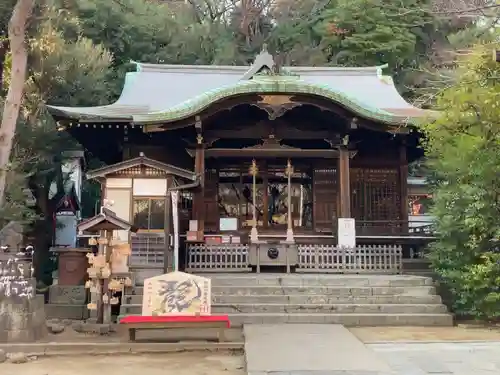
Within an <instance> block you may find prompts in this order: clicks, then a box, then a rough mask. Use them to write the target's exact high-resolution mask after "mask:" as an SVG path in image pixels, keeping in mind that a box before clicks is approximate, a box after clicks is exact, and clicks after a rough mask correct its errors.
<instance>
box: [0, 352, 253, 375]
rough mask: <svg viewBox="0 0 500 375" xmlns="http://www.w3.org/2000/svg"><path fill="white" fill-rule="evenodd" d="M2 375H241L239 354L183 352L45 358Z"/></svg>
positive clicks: (7, 368)
mask: <svg viewBox="0 0 500 375" xmlns="http://www.w3.org/2000/svg"><path fill="white" fill-rule="evenodd" d="M0 373H1V374H2V375H16V374H22V375H96V374H106V375H138V374H144V375H244V374H246V372H245V369H244V358H243V355H241V354H231V353H208V352H190V353H188V352H184V353H169V354H161V355H127V356H93V357H87V356H81V357H80V356H79V357H48V358H40V359H37V360H35V361H30V362H28V363H25V364H17V365H16V364H10V363H4V364H0Z"/></svg>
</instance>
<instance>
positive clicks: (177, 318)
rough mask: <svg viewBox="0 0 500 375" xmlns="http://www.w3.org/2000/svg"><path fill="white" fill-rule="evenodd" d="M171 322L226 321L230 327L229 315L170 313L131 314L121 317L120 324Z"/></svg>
mask: <svg viewBox="0 0 500 375" xmlns="http://www.w3.org/2000/svg"><path fill="white" fill-rule="evenodd" d="M170 322H183V323H185V322H226V324H227V328H230V322H229V316H227V315H199V316H195V315H169V316H142V315H129V316H126V317H123V318H121V319H120V324H128V323H170Z"/></svg>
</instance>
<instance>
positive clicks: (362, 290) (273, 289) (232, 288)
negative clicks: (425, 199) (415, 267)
mask: <svg viewBox="0 0 500 375" xmlns="http://www.w3.org/2000/svg"><path fill="white" fill-rule="evenodd" d="M143 292H144V289H143V288H142V287H135V288H134V291H133V294H134V295H142V294H143ZM228 294H229V295H244V296H254V295H298V294H301V295H326V296H378V295H398V296H400V295H401V296H403V295H404V296H426V295H433V294H436V289H435V288H434V287H433V286H391V287H368V286H365V287H351V286H264V285H254V286H240V285H237V284H235V285H227V286H212V295H228Z"/></svg>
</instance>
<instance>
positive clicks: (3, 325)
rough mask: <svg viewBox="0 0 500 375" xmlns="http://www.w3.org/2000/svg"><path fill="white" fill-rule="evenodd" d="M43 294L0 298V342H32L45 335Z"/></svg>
mask: <svg viewBox="0 0 500 375" xmlns="http://www.w3.org/2000/svg"><path fill="white" fill-rule="evenodd" d="M43 302H44V301H43V296H41V295H37V296H35V297H33V298H29V299H28V298H20V297H12V298H9V297H3V298H2V299H1V300H0V342H8V343H11V342H12V343H15V342H32V341H37V340H40V339H42V338H44V337H45V336H46V335H47V328H46V325H45V310H44V304H43Z"/></svg>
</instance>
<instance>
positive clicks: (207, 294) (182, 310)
mask: <svg viewBox="0 0 500 375" xmlns="http://www.w3.org/2000/svg"><path fill="white" fill-rule="evenodd" d="M211 301H212V291H211V284H210V279H209V278H206V277H201V276H195V275H191V274H188V273H184V272H171V273H167V274H164V275H160V276H156V277H151V278H149V279H146V280H144V297H143V300H142V315H145V316H165V315H210V313H211Z"/></svg>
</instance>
